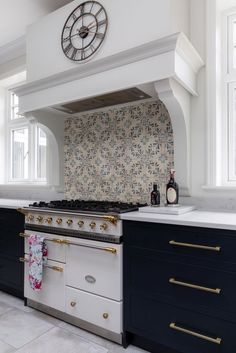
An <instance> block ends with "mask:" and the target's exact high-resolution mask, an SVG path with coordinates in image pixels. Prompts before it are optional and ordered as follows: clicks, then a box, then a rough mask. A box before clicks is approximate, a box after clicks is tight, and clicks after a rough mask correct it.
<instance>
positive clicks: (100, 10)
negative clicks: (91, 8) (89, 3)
mask: <svg viewBox="0 0 236 353" xmlns="http://www.w3.org/2000/svg"><path fill="white" fill-rule="evenodd" d="M102 10H103V8H102V7H100V9H99V10H98V12H97V13H96V14H95V15H94V16H95V17H98V15H99V14H100V12H102Z"/></svg>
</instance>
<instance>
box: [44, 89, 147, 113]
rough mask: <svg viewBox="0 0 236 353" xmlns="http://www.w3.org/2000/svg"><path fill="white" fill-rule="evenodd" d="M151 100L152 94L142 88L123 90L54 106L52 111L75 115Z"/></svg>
mask: <svg viewBox="0 0 236 353" xmlns="http://www.w3.org/2000/svg"><path fill="white" fill-rule="evenodd" d="M150 98H152V96H151V95H150V93H149V94H148V93H146V92H144V90H141V89H140V88H137V87H133V88H128V89H123V90H121V91H117V92H112V93H107V94H102V95H100V96H97V97H91V98H88V99H83V100H76V101H74V102H69V103H65V104H61V105H57V106H53V107H52V108H51V109H52V110H56V111H59V112H62V113H66V114H70V115H74V114H78V113H82V112H86V111H91V110H96V109H101V108H106V107H109V106H115V105H119V104H127V103H133V102H137V101H143V100H146V99H150Z"/></svg>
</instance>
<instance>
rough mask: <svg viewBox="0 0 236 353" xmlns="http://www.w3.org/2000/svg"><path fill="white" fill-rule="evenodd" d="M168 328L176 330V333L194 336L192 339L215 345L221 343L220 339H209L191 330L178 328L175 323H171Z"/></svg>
mask: <svg viewBox="0 0 236 353" xmlns="http://www.w3.org/2000/svg"><path fill="white" fill-rule="evenodd" d="M169 327H170V328H171V329H173V330H176V331H179V332H183V333H186V334H187V335H191V336H194V337H198V338H201V339H203V340H205V341H209V342H212V343H215V344H221V342H222V338H218V337H217V338H212V337H209V336H205V335H202V334H200V333H197V332H194V331H191V330H187V329H186V328H183V327H180V326H177V325H176V323H175V322H171V323H170V325H169Z"/></svg>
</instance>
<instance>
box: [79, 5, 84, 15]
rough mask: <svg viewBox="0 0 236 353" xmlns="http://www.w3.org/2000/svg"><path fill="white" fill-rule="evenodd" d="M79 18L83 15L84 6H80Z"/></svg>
mask: <svg viewBox="0 0 236 353" xmlns="http://www.w3.org/2000/svg"><path fill="white" fill-rule="evenodd" d="M79 8H80V16H81V15H83V14H84V4H82V5H81V6H80V7H79Z"/></svg>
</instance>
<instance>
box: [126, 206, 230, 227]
mask: <svg viewBox="0 0 236 353" xmlns="http://www.w3.org/2000/svg"><path fill="white" fill-rule="evenodd" d="M121 219H123V220H129V221H138V222H151V223H165V224H176V225H184V226H195V227H204V228H218V229H231V230H236V213H231V212H219V211H217V212H213V211H198V210H195V211H192V212H188V213H185V214H182V215H169V214H168V215H167V214H158V213H144V212H139V211H136V212H129V213H123V214H122V215H121Z"/></svg>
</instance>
